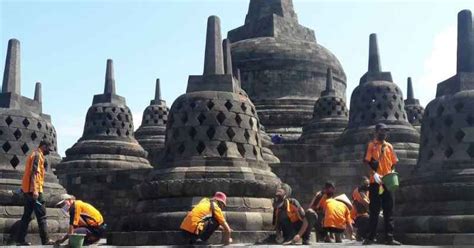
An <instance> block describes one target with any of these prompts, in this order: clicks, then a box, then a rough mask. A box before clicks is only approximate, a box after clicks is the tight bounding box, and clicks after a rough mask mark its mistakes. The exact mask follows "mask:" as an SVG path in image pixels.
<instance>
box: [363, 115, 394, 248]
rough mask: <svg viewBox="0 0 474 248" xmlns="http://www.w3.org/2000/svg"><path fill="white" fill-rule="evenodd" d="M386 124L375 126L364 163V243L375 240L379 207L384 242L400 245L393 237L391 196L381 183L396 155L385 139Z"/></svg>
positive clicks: (390, 168)
mask: <svg viewBox="0 0 474 248" xmlns="http://www.w3.org/2000/svg"><path fill="white" fill-rule="evenodd" d="M387 133H388V127H387V125H385V124H383V123H379V124H377V125H376V126H375V138H374V139H373V140H372V141H371V142H370V143H369V144H368V146H367V152H366V154H365V158H364V163H365V164H367V165H369V166H370V188H369V199H370V204H369V211H370V217H369V230H368V236H367V239H365V240H364V245H370V244H373V243H374V242H375V235H376V233H377V223H378V219H379V214H380V209H381V208H382V209H383V216H384V223H385V228H384V229H385V244H387V245H401V243H400V242H398V241H396V240H394V238H393V216H392V214H393V196H392V193H391V192H390V191H388V190H387V188H386V187H385V186H384V185H383V183H382V178H383V177H384V176H385V175H387V174H389V173H391V172H392V171H393V170H394V169H395V165H396V164H397V162H398V158H397V155H396V154H395V151H394V150H393V147H392V145H391V144H390V143H388V142H387V141H386V139H387Z"/></svg>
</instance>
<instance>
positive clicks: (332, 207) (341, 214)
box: [323, 194, 353, 243]
mask: <svg viewBox="0 0 474 248" xmlns="http://www.w3.org/2000/svg"><path fill="white" fill-rule="evenodd" d="M351 209H352V204H351V202H350V200H349V198H347V196H346V195H345V194H342V195H340V196H338V197H336V198H334V199H328V200H327V201H326V208H325V211H324V224H323V227H324V230H325V231H326V232H327V233H328V235H327V236H326V238H325V242H330V243H332V242H333V240H332V238H331V236H335V241H336V243H342V235H343V234H344V232H346V231H347V232H348V233H349V237H351V239H352V232H353V229H352V218H351Z"/></svg>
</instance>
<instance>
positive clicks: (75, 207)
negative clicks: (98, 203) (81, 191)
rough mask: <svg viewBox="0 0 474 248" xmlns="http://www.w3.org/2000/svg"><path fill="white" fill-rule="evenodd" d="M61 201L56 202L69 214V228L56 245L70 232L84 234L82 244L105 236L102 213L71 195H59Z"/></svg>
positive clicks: (93, 241) (96, 240)
mask: <svg viewBox="0 0 474 248" xmlns="http://www.w3.org/2000/svg"><path fill="white" fill-rule="evenodd" d="M61 199H62V200H61V201H60V202H58V203H57V204H56V206H57V207H60V208H61V210H62V211H63V212H64V213H65V214H69V218H70V219H69V229H68V232H67V234H66V235H64V237H62V238H61V239H58V240H57V241H56V242H55V243H56V244H57V245H59V244H61V243H63V242H64V241H66V240H67V239H69V235H72V234H84V235H85V238H84V245H91V244H94V243H97V242H98V241H99V240H100V239H101V238H102V237H104V236H105V229H106V224H104V218H103V217H102V214H101V213H100V212H99V210H97V209H96V208H95V207H94V206H92V205H90V204H89V203H87V202H83V201H80V200H76V198H75V197H74V196H73V195H68V194H63V195H61Z"/></svg>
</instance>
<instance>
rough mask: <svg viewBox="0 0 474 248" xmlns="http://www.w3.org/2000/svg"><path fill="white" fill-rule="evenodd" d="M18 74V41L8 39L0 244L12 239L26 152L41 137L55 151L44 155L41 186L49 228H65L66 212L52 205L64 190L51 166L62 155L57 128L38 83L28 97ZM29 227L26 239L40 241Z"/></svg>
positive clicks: (1, 105) (0, 139) (0, 138)
mask: <svg viewBox="0 0 474 248" xmlns="http://www.w3.org/2000/svg"><path fill="white" fill-rule="evenodd" d="M20 77H21V75H20V42H19V41H18V40H16V39H11V40H9V42H8V50H7V57H6V61H5V71H4V74H3V86H2V93H0V178H1V180H0V245H6V244H7V243H8V242H9V241H11V238H12V237H11V235H12V234H14V233H15V232H16V228H17V227H18V221H19V219H20V218H21V216H22V214H23V198H22V197H20V195H19V194H18V193H15V192H16V191H17V190H19V189H20V188H21V181H22V177H23V173H24V170H25V161H26V158H27V156H29V155H30V154H31V152H32V151H34V150H35V149H36V148H37V147H38V145H39V143H40V141H41V140H49V141H50V142H51V143H52V144H54V151H53V152H51V153H50V155H49V156H47V164H48V165H47V167H48V168H47V171H46V179H45V181H46V183H45V187H44V193H45V199H47V202H46V204H47V211H48V230H49V232H50V234H51V237H53V238H54V237H57V236H58V235H59V234H60V233H64V232H66V230H67V229H66V228H67V219H66V216H65V215H63V214H62V213H61V211H58V210H59V209H54V208H53V207H54V203H55V201H57V200H58V199H59V196H60V195H61V194H62V193H65V190H64V188H63V187H61V186H60V185H59V183H58V179H57V178H56V176H55V175H54V174H53V170H52V166H54V165H55V164H56V163H57V162H58V161H59V160H60V159H61V158H60V157H59V155H58V153H57V143H56V131H55V130H54V127H53V126H52V124H51V118H50V116H49V115H46V114H43V112H42V106H41V105H42V100H41V84H39V83H37V84H36V86H35V95H34V99H30V98H27V97H24V96H22V95H21V90H20V88H21V79H20ZM30 230H31V231H30V233H29V235H28V236H27V240H29V241H32V242H33V243H34V244H39V243H40V240H39V234H38V225H37V223H36V221H32V222H31V223H30Z"/></svg>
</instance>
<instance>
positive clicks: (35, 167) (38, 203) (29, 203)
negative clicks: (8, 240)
mask: <svg viewBox="0 0 474 248" xmlns="http://www.w3.org/2000/svg"><path fill="white" fill-rule="evenodd" d="M51 151H52V145H51V143H50V142H49V141H46V140H42V141H41V142H40V144H39V146H38V149H36V150H34V151H33V152H32V153H31V154H30V155H29V156H28V158H27V159H26V164H25V173H24V174H23V180H22V182H21V190H22V192H23V195H24V198H25V206H24V210H23V216H22V217H21V222H20V227H19V230H18V236H17V240H16V241H17V244H18V245H31V244H30V243H28V242H26V241H25V237H26V234H27V230H28V225H29V224H30V221H31V215H32V214H33V212H34V213H35V215H36V220H37V221H38V229H39V234H40V238H41V243H42V244H43V245H51V244H53V241H52V240H50V239H49V235H48V226H47V224H46V207H45V203H46V202H45V200H44V196H43V185H44V177H45V171H46V169H47V168H46V166H45V160H46V156H47V155H48V154H49V153H50V152H51Z"/></svg>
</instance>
